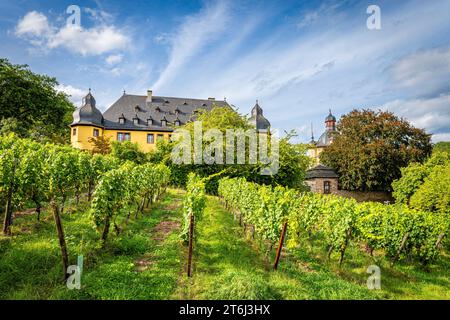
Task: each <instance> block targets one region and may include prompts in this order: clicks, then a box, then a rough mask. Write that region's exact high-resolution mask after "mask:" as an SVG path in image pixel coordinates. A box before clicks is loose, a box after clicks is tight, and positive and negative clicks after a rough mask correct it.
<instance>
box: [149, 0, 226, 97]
mask: <svg viewBox="0 0 450 320" xmlns="http://www.w3.org/2000/svg"><path fill="white" fill-rule="evenodd" d="M228 8H229V6H228V2H226V1H218V2H216V3H213V4H207V5H206V7H205V8H204V9H203V10H201V11H200V12H198V13H196V14H194V15H192V16H189V17H187V18H186V19H185V21H184V22H183V23H182V25H181V26H180V28H179V29H178V31H177V32H176V33H175V34H174V35H173V36H172V37H171V38H170V40H169V42H170V54H169V62H168V64H167V66H166V68H165V69H164V71H163V72H162V73H161V75H160V76H159V79H158V80H157V81H156V82H155V84H154V85H153V88H154V89H155V90H158V89H160V88H161V87H162V86H164V85H165V84H167V82H169V81H170V80H171V79H173V77H175V76H176V74H177V72H178V71H179V70H180V68H181V67H182V66H183V65H184V64H185V63H187V62H188V60H189V59H190V58H191V57H193V56H194V55H195V54H196V53H197V52H199V51H201V50H202V49H203V48H204V47H205V46H206V45H207V44H208V41H210V40H212V39H214V38H215V37H217V36H219V35H220V33H221V32H223V31H224V30H225V28H226V25H227V21H228Z"/></svg>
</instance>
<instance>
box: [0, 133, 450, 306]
mask: <svg viewBox="0 0 450 320" xmlns="http://www.w3.org/2000/svg"><path fill="white" fill-rule="evenodd" d="M0 163H1V171H0V183H1V184H0V190H1V201H2V203H4V204H5V206H4V209H3V208H2V210H3V211H2V214H3V216H4V221H3V236H1V237H0V287H1V288H2V291H1V293H0V297H1V298H3V299H10V298H18V299H21V298H26V299H47V298H56V299H200V298H203V299H205V298H207V299H379V298H381V299H385V298H387V299H390V298H436V297H441V298H442V297H444V298H449V299H450V297H449V296H448V287H449V285H450V283H449V280H448V279H450V275H449V274H448V272H449V271H448V270H449V269H450V268H448V267H449V258H448V257H449V256H448V247H449V243H448V237H447V235H448V232H449V219H448V217H447V216H446V215H445V214H444V213H436V212H427V211H421V210H413V209H410V208H408V207H407V206H406V205H404V204H398V205H397V204H396V205H385V204H380V203H357V202H356V201H354V200H350V199H346V198H341V197H337V196H329V195H327V196H324V195H319V194H312V193H304V192H299V191H296V190H295V189H290V188H285V187H281V186H276V187H271V186H266V185H260V184H256V183H251V182H247V181H246V180H245V179H244V178H227V177H225V178H221V179H220V180H219V187H218V194H219V195H218V197H216V196H209V195H207V194H206V191H205V184H206V182H207V181H208V179H210V178H211V177H206V178H202V177H200V176H198V175H196V174H193V173H191V174H190V175H189V176H188V179H187V184H186V186H185V189H184V190H179V189H173V188H171V187H170V184H171V181H170V176H171V171H170V169H169V168H168V167H167V166H165V165H162V164H154V163H150V162H149V163H145V164H141V165H137V164H135V163H133V162H130V161H120V160H118V159H116V158H114V157H112V156H109V155H106V156H103V155H99V154H96V155H92V154H89V153H86V152H82V151H78V150H74V149H72V148H70V147H65V146H59V145H54V144H40V143H36V142H33V141H32V140H28V139H17V138H16V137H14V136H7V137H3V138H1V139H0ZM218 175H220V174H218ZM80 256H81V257H83V259H84V265H83V273H82V278H81V288H80V289H79V290H69V289H68V288H67V287H66V286H65V279H66V278H67V277H68V275H69V273H68V270H70V266H71V265H76V264H77V261H79V258H80ZM274 261H276V263H275V265H274ZM373 264H376V265H379V266H380V267H381V268H382V270H383V271H382V272H383V273H382V283H383V286H384V287H383V289H382V290H380V291H371V290H368V289H367V286H366V279H367V276H368V275H367V274H366V269H367V267H368V266H369V265H373ZM273 269H277V270H276V271H274V270H273Z"/></svg>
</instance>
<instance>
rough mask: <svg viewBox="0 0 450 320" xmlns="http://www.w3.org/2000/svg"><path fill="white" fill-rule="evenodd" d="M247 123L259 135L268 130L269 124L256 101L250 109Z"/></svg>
mask: <svg viewBox="0 0 450 320" xmlns="http://www.w3.org/2000/svg"><path fill="white" fill-rule="evenodd" d="M249 122H250V124H252V125H253V126H254V127H255V128H256V130H257V131H258V132H259V133H268V132H269V130H270V122H269V120H267V119H266V118H265V117H264V116H263V109H262V108H261V107H260V106H259V104H258V100H256V104H255V106H254V107H253V109H252V113H251V116H250V119H249Z"/></svg>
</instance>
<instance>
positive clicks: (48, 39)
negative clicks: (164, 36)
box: [16, 11, 130, 56]
mask: <svg viewBox="0 0 450 320" xmlns="http://www.w3.org/2000/svg"><path fill="white" fill-rule="evenodd" d="M33 26H36V27H33ZM16 35H18V36H21V37H24V38H27V40H29V42H30V43H31V44H32V45H42V44H44V45H45V47H46V48H47V49H56V48H65V49H67V50H69V51H71V52H73V53H77V54H81V55H83V56H88V55H101V54H104V53H108V52H111V51H116V50H120V49H125V48H126V46H127V44H128V43H129V42H130V39H129V37H128V36H127V35H125V32H124V31H122V30H119V29H117V28H116V27H114V26H112V25H103V24H102V25H98V26H95V27H92V28H88V29H85V28H83V27H80V26H76V25H72V24H70V25H65V26H63V27H61V28H59V29H57V28H55V27H53V26H51V25H49V23H48V20H47V17H46V16H45V15H43V14H42V13H37V12H35V11H32V12H29V13H28V14H27V15H25V17H24V18H23V19H21V20H20V21H19V23H18V25H17V27H16Z"/></svg>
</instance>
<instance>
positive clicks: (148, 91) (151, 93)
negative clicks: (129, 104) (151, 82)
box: [147, 90, 153, 102]
mask: <svg viewBox="0 0 450 320" xmlns="http://www.w3.org/2000/svg"><path fill="white" fill-rule="evenodd" d="M152 95H153V91H152V90H147V102H152Z"/></svg>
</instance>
